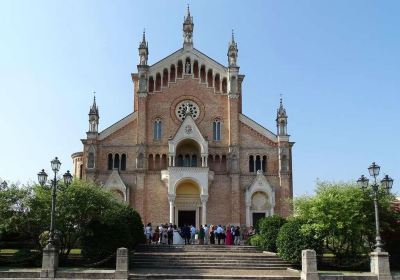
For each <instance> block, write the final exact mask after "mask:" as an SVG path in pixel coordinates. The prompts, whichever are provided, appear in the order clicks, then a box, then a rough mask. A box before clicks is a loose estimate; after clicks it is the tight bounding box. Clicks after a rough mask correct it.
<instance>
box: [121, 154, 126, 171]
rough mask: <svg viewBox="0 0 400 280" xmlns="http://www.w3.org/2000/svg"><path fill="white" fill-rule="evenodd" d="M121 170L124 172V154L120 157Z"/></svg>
mask: <svg viewBox="0 0 400 280" xmlns="http://www.w3.org/2000/svg"><path fill="white" fill-rule="evenodd" d="M121 170H126V154H122V156H121Z"/></svg>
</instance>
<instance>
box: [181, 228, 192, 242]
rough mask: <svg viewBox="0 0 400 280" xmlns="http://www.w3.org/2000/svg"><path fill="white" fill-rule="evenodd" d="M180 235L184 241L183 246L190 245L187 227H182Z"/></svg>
mask: <svg viewBox="0 0 400 280" xmlns="http://www.w3.org/2000/svg"><path fill="white" fill-rule="evenodd" d="M182 234H183V239H185V245H186V244H190V228H189V226H188V225H186V224H185V225H184V226H183V227H182Z"/></svg>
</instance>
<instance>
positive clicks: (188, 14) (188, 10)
mask: <svg viewBox="0 0 400 280" xmlns="http://www.w3.org/2000/svg"><path fill="white" fill-rule="evenodd" d="M186 15H187V16H188V17H190V9H189V3H188V4H187V12H186Z"/></svg>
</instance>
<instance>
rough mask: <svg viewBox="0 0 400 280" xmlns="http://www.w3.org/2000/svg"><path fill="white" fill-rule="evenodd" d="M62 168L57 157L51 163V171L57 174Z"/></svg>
mask: <svg viewBox="0 0 400 280" xmlns="http://www.w3.org/2000/svg"><path fill="white" fill-rule="evenodd" d="M60 167H61V162H60V161H59V160H58V157H55V158H54V159H53V160H52V161H51V169H52V170H53V171H54V172H55V173H57V172H58V171H59V170H60Z"/></svg>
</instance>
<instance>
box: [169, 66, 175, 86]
mask: <svg viewBox="0 0 400 280" xmlns="http://www.w3.org/2000/svg"><path fill="white" fill-rule="evenodd" d="M169 80H170V81H171V82H175V65H174V64H172V65H171V70H170V73H169Z"/></svg>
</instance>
